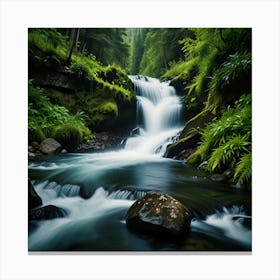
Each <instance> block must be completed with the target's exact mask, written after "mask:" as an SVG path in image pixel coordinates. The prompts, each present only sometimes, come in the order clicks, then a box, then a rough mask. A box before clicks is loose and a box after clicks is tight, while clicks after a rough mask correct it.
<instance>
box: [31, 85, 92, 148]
mask: <svg viewBox="0 0 280 280" xmlns="http://www.w3.org/2000/svg"><path fill="white" fill-rule="evenodd" d="M28 89H29V91H28V94H29V100H28V136H29V141H42V140H43V139H44V138H46V137H54V138H55V137H58V138H59V140H61V141H63V143H64V145H67V140H69V143H71V144H69V145H70V146H71V147H77V143H78V144H79V143H80V142H81V141H88V140H89V139H90V137H91V136H92V134H91V132H90V130H89V129H88V128H87V127H86V126H85V120H86V115H85V114H84V113H83V112H78V113H76V114H75V115H72V114H70V113H69V111H68V109H66V108H65V107H63V106H58V105H54V104H52V103H51V102H50V100H49V98H48V97H47V96H46V95H44V92H43V90H42V89H40V88H38V87H34V86H33V85H32V82H31V81H30V82H29V87H28ZM68 130H69V131H68ZM63 139H64V140H63ZM57 140H58V139H57Z"/></svg>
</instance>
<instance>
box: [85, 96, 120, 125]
mask: <svg viewBox="0 0 280 280" xmlns="http://www.w3.org/2000/svg"><path fill="white" fill-rule="evenodd" d="M90 104H91V109H90V114H91V116H92V117H91V122H92V126H98V125H99V124H100V123H102V122H103V121H105V120H107V119H108V118H109V119H110V121H112V122H113V121H114V120H115V119H116V118H117V117H118V114H119V112H118V106H117V104H116V102H115V101H114V100H112V99H111V100H102V99H93V100H92V101H91V102H90Z"/></svg>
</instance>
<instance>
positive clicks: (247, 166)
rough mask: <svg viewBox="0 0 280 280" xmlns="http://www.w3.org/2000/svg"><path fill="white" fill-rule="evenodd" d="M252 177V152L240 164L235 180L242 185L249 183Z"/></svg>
mask: <svg viewBox="0 0 280 280" xmlns="http://www.w3.org/2000/svg"><path fill="white" fill-rule="evenodd" d="M251 177H252V152H249V153H247V154H245V155H244V156H243V157H242V158H241V159H240V161H239V162H238V164H237V166H236V169H235V172H234V180H235V181H236V182H239V183H241V184H243V183H247V182H249V181H250V180H251Z"/></svg>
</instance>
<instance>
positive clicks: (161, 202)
mask: <svg viewBox="0 0 280 280" xmlns="http://www.w3.org/2000/svg"><path fill="white" fill-rule="evenodd" d="M191 219H192V214H191V212H190V211H189V210H188V209H187V208H185V206H184V205H183V204H182V203H181V202H179V201H177V200H176V199H174V198H172V197H171V196H169V195H166V194H164V193H160V192H149V193H147V194H146V195H145V196H144V197H142V198H141V199H139V200H137V201H136V202H135V203H134V204H133V205H132V206H131V207H130V208H129V210H128V212H127V214H126V224H127V226H128V228H130V229H132V230H135V231H136V232H139V233H147V234H152V235H157V236H161V237H167V236H168V237H174V238H180V237H185V236H186V234H187V232H188V230H189V227H190V223H191Z"/></svg>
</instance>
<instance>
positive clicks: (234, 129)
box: [187, 95, 251, 183]
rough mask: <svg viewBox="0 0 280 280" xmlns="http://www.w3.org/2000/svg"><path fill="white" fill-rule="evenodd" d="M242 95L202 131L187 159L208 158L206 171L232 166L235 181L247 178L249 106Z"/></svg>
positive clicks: (248, 171) (198, 159) (249, 132)
mask: <svg viewBox="0 0 280 280" xmlns="http://www.w3.org/2000/svg"><path fill="white" fill-rule="evenodd" d="M243 104H248V97H246V96H245V95H244V96H243V97H242V99H240V101H239V102H238V103H237V105H236V108H228V109H227V111H225V112H224V113H223V115H222V116H221V118H220V119H219V120H217V121H215V122H213V123H211V124H209V125H208V126H207V127H205V128H204V129H203V130H201V135H202V141H201V145H200V146H199V147H198V149H197V150H196V152H195V153H193V154H192V155H191V156H189V157H188V158H187V161H188V162H189V163H190V164H196V163H200V162H202V161H207V170H208V171H209V172H217V171H219V172H223V171H225V170H226V169H228V168H232V169H235V175H234V179H235V180H237V181H238V182H241V183H242V182H245V181H249V180H250V176H251V175H250V174H251V171H250V168H251V167H250V164H249V160H250V158H249V156H247V157H246V155H247V154H250V153H251V106H250V105H243Z"/></svg>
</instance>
